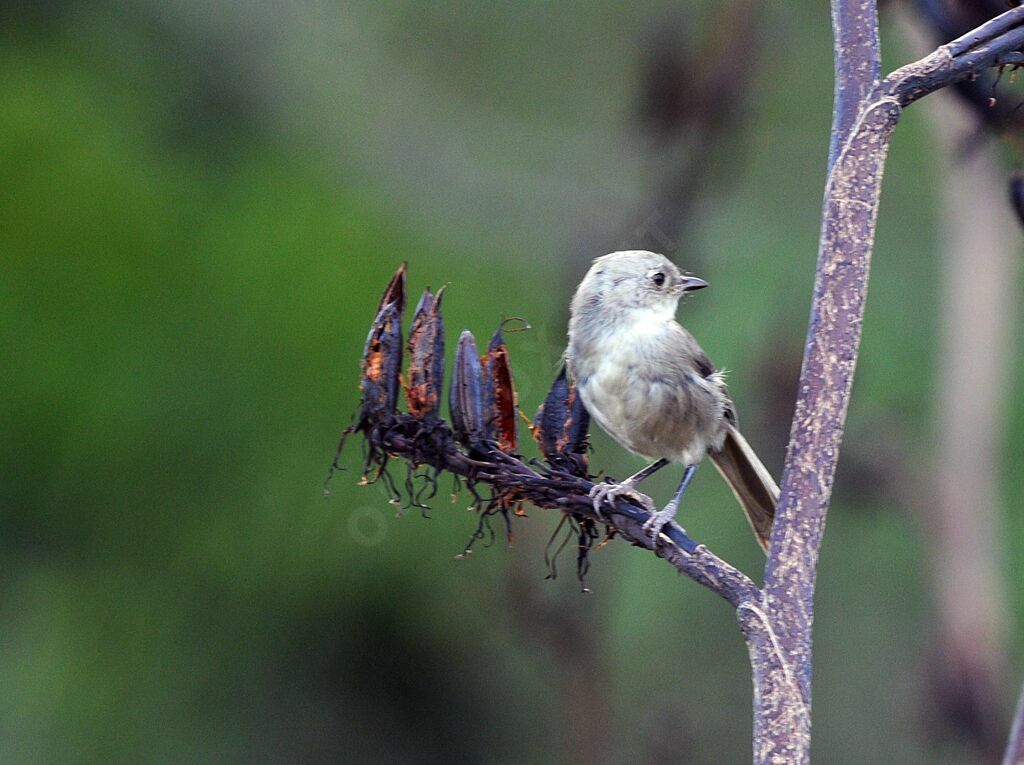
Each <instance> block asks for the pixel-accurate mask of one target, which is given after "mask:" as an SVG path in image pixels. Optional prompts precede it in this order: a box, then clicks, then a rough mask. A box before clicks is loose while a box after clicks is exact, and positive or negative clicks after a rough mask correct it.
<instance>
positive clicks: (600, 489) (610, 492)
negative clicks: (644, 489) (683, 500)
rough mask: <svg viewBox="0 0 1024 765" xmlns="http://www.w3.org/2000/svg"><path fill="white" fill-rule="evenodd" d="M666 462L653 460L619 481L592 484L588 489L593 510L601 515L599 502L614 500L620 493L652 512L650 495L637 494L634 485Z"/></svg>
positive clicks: (666, 462) (652, 504) (659, 468)
mask: <svg viewBox="0 0 1024 765" xmlns="http://www.w3.org/2000/svg"><path fill="white" fill-rule="evenodd" d="M667 464H668V460H666V459H661V460H658V461H657V462H653V463H651V464H650V465H648V466H647V467H645V468H644V469H643V470H641V471H640V472H639V473H635V474H633V475H631V476H630V477H629V478H627V479H626V480H625V481H622V482H621V483H598V484H594V488H593V489H591V490H590V498H591V499H592V500H594V512H596V513H597V514H598V515H601V503H602V502H606V501H607V502H614V501H615V498H616V497H618V496H620V495H625V496H627V497H633V498H634V499H636V500H638V501H639V502H640V504H641V505H643V506H644V509H645V510H647V511H648V512H652V513H653V512H654V503H653V502H651V499H650V497H648V496H646V495H644V494H638V493H637V492H635V491H634V489H635V488H636V485H637V484H638V483H640V482H641V481H642V480H644V479H645V478H649V477H650V476H652V475H653V474H654V473H657V472H658V471H659V470H661V469H662V468H663V467H665V465H667Z"/></svg>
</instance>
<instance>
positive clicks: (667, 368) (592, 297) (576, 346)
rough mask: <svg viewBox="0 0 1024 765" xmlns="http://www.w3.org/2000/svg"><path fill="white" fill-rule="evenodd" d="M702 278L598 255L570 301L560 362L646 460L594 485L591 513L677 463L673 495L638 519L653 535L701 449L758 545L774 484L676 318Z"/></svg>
mask: <svg viewBox="0 0 1024 765" xmlns="http://www.w3.org/2000/svg"><path fill="white" fill-rule="evenodd" d="M706 286H707V282H705V281H704V280H702V279H698V278H696V277H693V276H685V275H683V273H682V272H681V271H680V270H679V269H678V268H677V267H676V265H675V264H674V263H672V262H671V261H670V260H669V259H668V258H666V257H665V256H664V255H658V254H655V253H653V252H645V251H642V250H631V251H627V252H613V253H612V254H611V255H605V256H604V257H601V258H597V259H596V260H595V261H594V264H593V266H591V268H590V271H588V272H587V275H586V276H585V277H584V279H583V281H582V282H581V283H580V286H579V288H578V289H577V290H576V295H575V297H573V300H572V308H571V318H570V319H569V347H568V349H567V351H566V364H567V366H568V369H569V373H570V375H571V376H572V378H573V380H574V382H575V384H576V387H577V389H578V390H579V393H580V397H581V398H582V400H583V404H584V405H585V406H586V408H587V411H588V412H589V413H590V415H591V416H592V417H593V418H594V419H595V420H597V422H598V424H599V425H600V426H601V427H602V428H603V429H604V430H605V431H606V432H607V433H608V435H610V436H611V437H612V438H614V439H615V440H616V441H618V442H619V443H620V444H621V445H622V446H624V447H626V448H627V449H629V450H630V451H631V452H634V453H635V454H639V455H641V456H643V457H645V458H647V459H649V460H653V461H654V462H653V464H651V465H649V466H648V467H646V468H644V469H643V470H641V471H640V472H639V473H637V474H635V475H633V476H630V477H629V478H627V479H626V480H625V481H622V482H621V483H612V484H608V483H605V484H598V485H596V486H595V487H594V490H593V491H592V492H591V497H592V498H593V500H594V508H595V510H597V511H599V512H600V505H601V503H602V502H603V501H604V500H606V499H608V500H611V499H613V498H614V497H615V496H617V495H621V494H626V495H630V496H634V497H637V498H639V499H641V501H644V502H645V504H649V500H647V498H646V497H643V496H642V495H638V494H636V493H635V492H634V491H633V490H634V488H635V487H636V485H637V484H638V483H640V481H642V480H643V479H645V478H647V477H648V476H650V475H651V474H653V473H654V472H656V471H657V470H660V469H661V468H662V467H664V466H665V465H667V464H668V463H669V462H677V463H680V464H682V465H683V466H684V468H685V469H684V472H683V478H682V481H681V482H680V484H679V488H678V489H677V490H676V493H675V495H674V496H673V497H672V500H671V501H670V502H669V503H668V504H667V505H666V506H665V507H664V508H663V509H662V510H660V511H657V512H654V508H653V507H648V510H650V511H651V512H652V513H653V515H652V516H651V519H650V520H649V521H648V522H647V524H646V525H645V527H644V528H645V529H646V530H647V531H649V532H650V533H651V536H652V537H653V538H655V539H657V537H658V534H659V533H660V532H661V529H662V527H663V526H664V525H665V524H666V523H668V522H669V521H671V520H672V519H673V518H674V517H675V514H676V510H677V509H678V507H679V501H680V499H681V497H682V496H683V492H684V491H686V487H687V485H688V484H689V483H690V479H691V478H692V477H693V473H694V471H695V470H696V469H697V465H698V464H700V461H701V460H702V459H703V458H704V455H705V454H708V455H710V457H711V461H712V462H714V463H715V467H717V468H718V471H719V472H720V473H721V474H722V476H723V477H724V478H725V480H726V481H727V482H728V483H729V486H730V487H731V488H732V490H733V493H734V494H735V495H736V498H737V499H738V500H739V502H740V505H742V506H743V510H744V512H745V513H746V514H747V520H749V521H750V525H751V527H752V528H753V530H754V534H755V535H756V536H757V541H758V543H759V544H760V545H761V547H762V548H763V549H765V550H767V548H768V539H769V536H770V534H771V528H772V519H773V518H774V516H775V507H776V505H777V504H778V501H779V487H778V486H777V485H776V483H775V481H774V480H773V479H772V477H771V475H770V474H769V473H768V471H767V469H765V467H764V465H762V464H761V461H760V460H759V459H758V458H757V455H756V454H754V450H753V449H751V447H750V444H748V443H747V441H746V439H745V438H743V436H742V435H741V434H740V432H739V430H738V429H737V427H736V413H735V410H734V408H733V404H732V401H731V400H730V399H729V391H728V389H727V388H726V386H725V382H724V381H723V380H722V375H721V373H719V372H718V371H716V370H715V368H714V366H712V364H711V362H710V361H709V360H708V357H707V354H705V353H704V351H703V350H702V349H701V347H700V346H699V345H698V344H697V341H696V340H694V339H693V336H692V335H691V334H690V333H689V332H687V331H686V330H685V329H684V328H683V327H682V326H681V325H680V324H679V322H677V321H676V320H675V314H676V308H677V306H678V305H679V299H680V298H681V297H682V296H683V295H684V294H685V293H687V292H692V291H693V290H698V289H702V288H704V287H706Z"/></svg>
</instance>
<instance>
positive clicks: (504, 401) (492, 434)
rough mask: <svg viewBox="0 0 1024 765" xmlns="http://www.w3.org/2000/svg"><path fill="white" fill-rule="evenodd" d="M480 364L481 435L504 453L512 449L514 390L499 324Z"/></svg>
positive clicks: (514, 413)
mask: <svg viewBox="0 0 1024 765" xmlns="http://www.w3.org/2000/svg"><path fill="white" fill-rule="evenodd" d="M481 361H482V363H483V368H484V388H483V404H484V436H485V438H487V440H488V441H493V442H494V443H496V444H497V445H498V448H499V449H500V450H501V451H503V452H505V453H506V454H511V453H512V452H514V451H515V450H516V435H517V434H516V392H515V387H514V385H513V383H512V365H511V363H510V362H509V357H508V346H507V345H505V338H504V337H503V336H502V334H501V328H500V327H499V328H498V330H497V332H495V333H494V336H493V337H492V338H491V342H490V343H488V345H487V354H486V355H485V356H484V357H483V359H481Z"/></svg>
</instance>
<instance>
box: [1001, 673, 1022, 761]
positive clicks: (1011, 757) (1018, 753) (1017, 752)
mask: <svg viewBox="0 0 1024 765" xmlns="http://www.w3.org/2000/svg"><path fill="white" fill-rule="evenodd" d="M1003 765H1024V687H1022V688H1021V689H1020V699H1018V700H1017V712H1016V713H1015V714H1014V716H1013V727H1012V728H1011V729H1010V739H1009V741H1007V743H1006V754H1005V755H1004V756H1003Z"/></svg>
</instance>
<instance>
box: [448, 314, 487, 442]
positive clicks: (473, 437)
mask: <svg viewBox="0 0 1024 765" xmlns="http://www.w3.org/2000/svg"><path fill="white" fill-rule="evenodd" d="M448 408H449V409H450V410H451V418H452V429H453V430H454V432H455V438H456V439H458V441H459V443H461V444H462V445H463V446H466V447H468V448H471V449H472V448H473V447H476V446H478V445H479V444H480V443H481V442H482V441H483V437H484V412H483V368H482V367H481V366H480V357H479V356H478V355H477V350H476V340H475V339H474V337H473V333H472V332H470V331H469V330H468V329H467V330H463V332H462V334H461V335H460V336H459V344H458V346H457V347H456V349H455V366H454V369H453V371H452V386H451V389H450V391H449V394H448Z"/></svg>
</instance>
